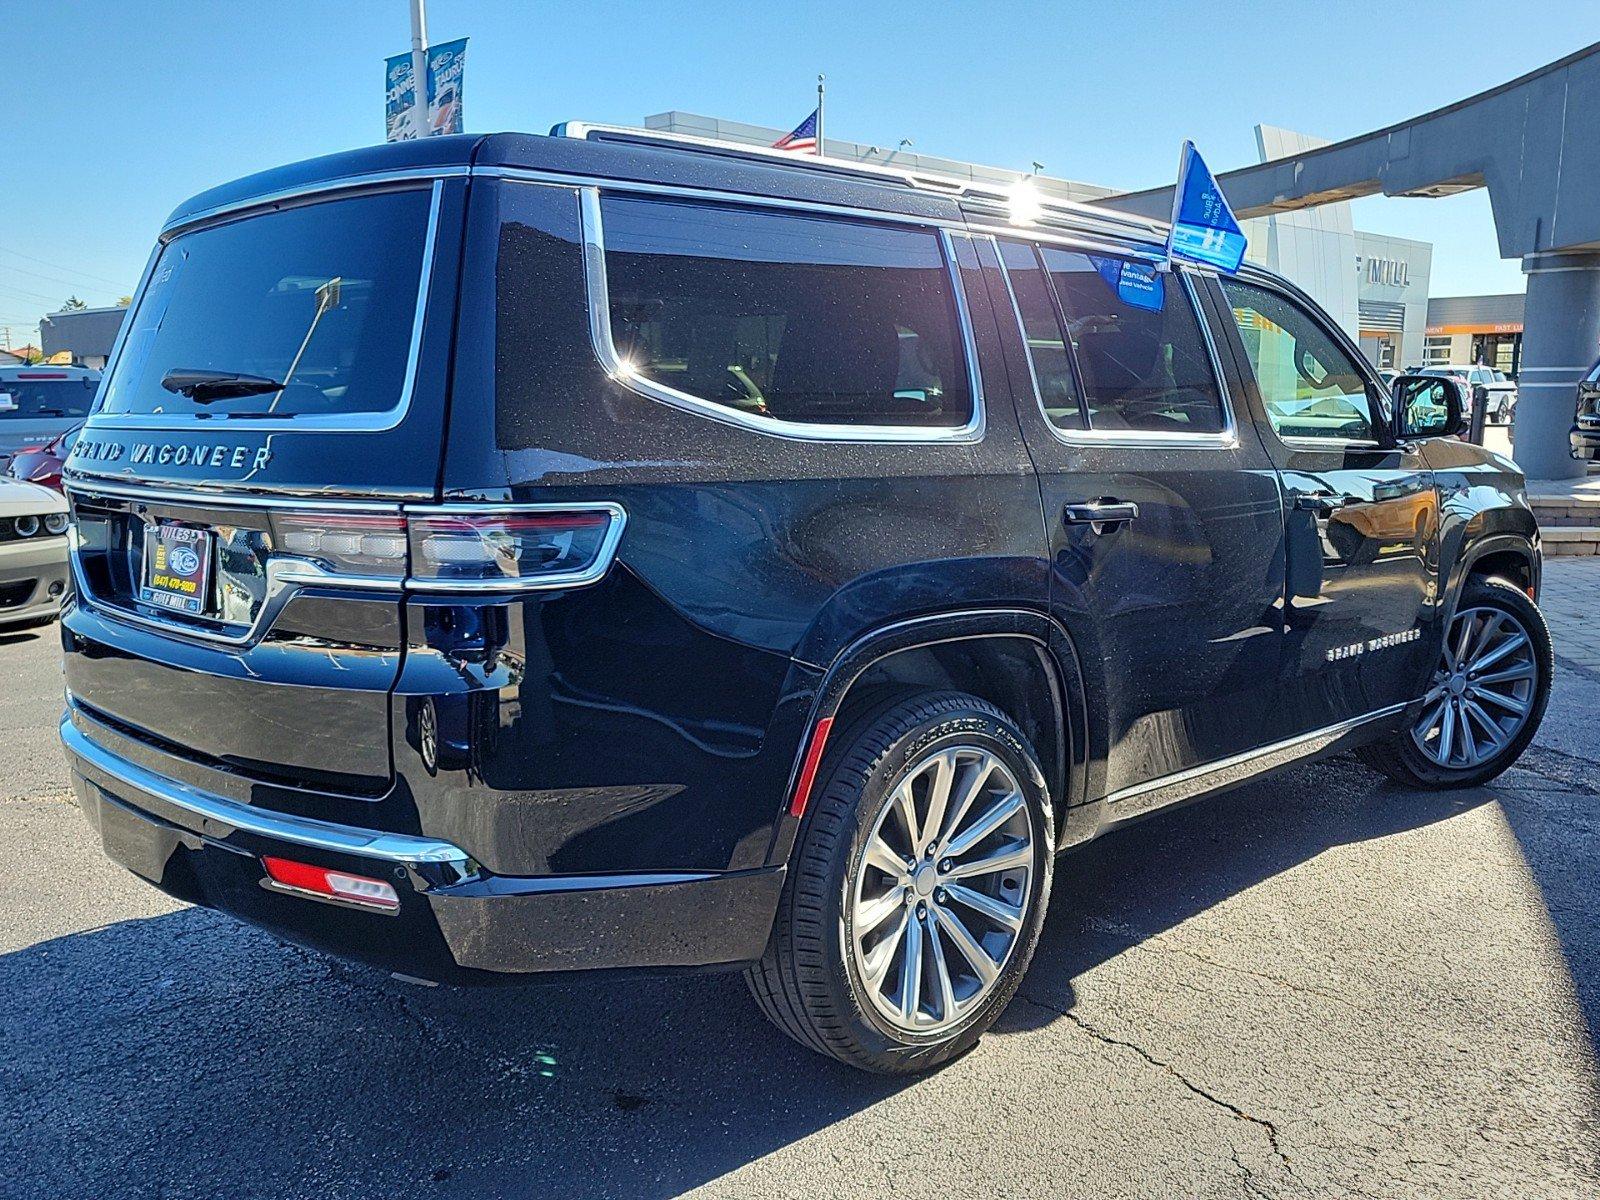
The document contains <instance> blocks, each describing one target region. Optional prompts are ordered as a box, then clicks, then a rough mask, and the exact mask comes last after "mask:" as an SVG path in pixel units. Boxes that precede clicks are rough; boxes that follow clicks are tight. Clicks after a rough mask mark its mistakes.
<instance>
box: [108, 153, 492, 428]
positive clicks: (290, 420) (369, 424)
mask: <svg viewBox="0 0 1600 1200" xmlns="http://www.w3.org/2000/svg"><path fill="white" fill-rule="evenodd" d="M460 173H464V170H463V171H462V172H460ZM438 175H439V173H438V172H427V173H420V172H395V173H394V174H393V175H372V176H362V177H358V178H354V179H349V180H338V181H330V182H329V183H328V184H325V185H317V186H308V187H307V188H304V189H299V190H295V191H291V192H285V193H276V194H274V195H273V196H272V197H266V198H258V199H255V200H252V201H249V202H248V203H241V204H240V205H237V206H229V207H226V208H224V209H223V210H222V211H234V210H235V208H253V207H258V206H260V205H263V204H269V203H272V202H273V201H274V200H281V199H289V198H302V197H306V196H314V195H319V194H321V193H322V192H346V191H351V190H352V189H356V191H355V193H354V194H359V189H360V188H362V187H366V186H376V185H378V184H380V183H386V182H392V181H395V180H400V181H404V180H407V179H411V178H415V179H417V180H419V181H426V180H429V179H431V180H432V186H431V188H430V192H431V196H430V200H429V205H428V218H427V229H426V232H425V234H424V236H423V240H422V268H421V270H420V271H419V272H418V275H417V303H416V306H415V308H414V309H413V311H412V316H411V341H410V345H409V347H408V349H407V351H406V369H405V375H404V376H403V377H402V379H401V381H400V393H399V396H398V398H397V399H396V400H395V403H394V404H393V405H391V406H390V407H389V408H386V409H381V410H378V411H375V412H363V413H311V414H302V415H299V416H291V417H285V418H283V419H279V420H262V419H260V418H253V417H241V418H238V419H237V420H233V419H229V418H226V417H218V418H212V419H204V420H202V419H199V418H197V417H196V416H195V415H193V414H185V415H182V416H172V415H167V414H162V415H159V416H157V415H140V414H135V413H101V412H100V411H99V405H100V403H101V400H102V399H103V396H104V393H105V391H106V390H107V389H108V388H109V387H110V384H111V380H112V379H113V378H114V376H115V372H116V369H117V366H118V363H119V360H120V358H121V356H122V348H123V339H124V338H125V336H126V334H127V329H128V326H129V325H130V324H131V323H132V320H131V318H132V317H133V316H134V315H135V314H137V312H138V304H139V302H142V301H143V300H144V293H145V291H146V290H147V289H148V287H149V282H150V273H151V271H152V270H153V269H154V267H155V263H156V260H157V259H158V258H159V257H160V252H161V249H162V248H163V247H162V246H160V245H158V246H157V248H156V251H155V252H154V253H153V254H152V255H151V258H150V262H149V264H148V265H147V266H146V268H145V275H144V278H143V279H141V280H140V284H139V294H138V296H137V298H136V303H135V304H134V305H133V306H132V307H131V308H130V309H129V310H128V311H129V317H130V319H129V320H128V321H124V322H123V328H122V329H120V330H119V331H118V333H117V340H116V345H115V346H114V347H113V348H112V354H111V357H110V358H109V359H108V360H107V362H106V370H105V375H104V378H103V382H102V383H101V395H100V396H96V397H95V404H96V407H95V409H94V410H93V411H92V412H91V413H90V416H89V419H88V421H87V422H86V427H87V428H90V429H121V430H179V431H184V432H188V433H199V432H210V431H221V430H225V429H226V430H231V431H236V432H257V433H259V432H270V433H381V432H383V431H384V430H388V429H393V428H394V427H395V426H397V425H399V424H400V422H401V421H403V420H405V417H406V414H407V413H408V412H409V411H410V410H411V399H412V395H413V393H414V391H415V389H416V382H417V365H418V363H419V362H420V361H421V355H422V333H423V326H424V324H425V321H426V318H427V315H428V301H429V296H430V293H431V291H432V286H433V266H434V259H435V257H436V250H437V247H438V240H439V221H440V209H441V207H442V205H443V200H444V181H443V179H441V178H438ZM212 215H215V214H211V213H208V214H206V215H203V216H196V217H195V218H194V219H193V220H187V219H186V220H185V221H184V222H183V224H182V225H181V226H179V227H177V228H181V229H187V228H189V227H190V226H191V225H195V224H198V223H201V222H203V221H206V220H210V219H211V217H212ZM166 232H167V231H166V230H163V231H162V237H163V242H165V240H166Z"/></svg>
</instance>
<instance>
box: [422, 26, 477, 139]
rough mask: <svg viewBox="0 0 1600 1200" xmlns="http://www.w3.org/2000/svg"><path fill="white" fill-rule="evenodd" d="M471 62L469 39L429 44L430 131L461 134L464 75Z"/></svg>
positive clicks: (433, 132) (432, 132) (431, 132)
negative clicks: (468, 47) (468, 63)
mask: <svg viewBox="0 0 1600 1200" xmlns="http://www.w3.org/2000/svg"><path fill="white" fill-rule="evenodd" d="M466 62H467V39H466V38H457V39H456V40H455V41H453V42H440V43H439V44H438V45H437V46H429V47H428V132H429V133H430V134H435V133H439V134H444V133H460V132H461V129H462V123H461V76H462V72H463V69H464V68H465V66H466Z"/></svg>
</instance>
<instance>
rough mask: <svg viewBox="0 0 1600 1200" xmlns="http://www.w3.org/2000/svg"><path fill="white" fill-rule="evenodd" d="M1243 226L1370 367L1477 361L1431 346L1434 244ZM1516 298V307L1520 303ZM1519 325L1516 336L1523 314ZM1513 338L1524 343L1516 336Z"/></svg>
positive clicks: (1275, 219)
mask: <svg viewBox="0 0 1600 1200" xmlns="http://www.w3.org/2000/svg"><path fill="white" fill-rule="evenodd" d="M644 127H645V128H646V129H648V130H656V131H661V132H667V133H678V134H688V135H692V136H694V137H703V138H712V139H716V140H718V141H725V142H738V143H743V144H746V145H753V146H771V145H772V143H773V142H775V141H777V140H778V138H780V137H782V136H783V134H784V133H785V132H786V131H785V130H781V129H772V128H767V127H764V126H760V125H748V124H745V123H743V122H740V121H728V120H724V119H722V118H720V117H707V116H701V115H699V114H696V113H687V112H678V111H673V112H664V113H657V114H655V115H654V116H650V117H646V118H645V122H644ZM1327 144H1328V143H1327V142H1326V141H1324V140H1322V139H1319V138H1313V137H1310V136H1308V135H1306V134H1301V133H1295V132H1293V131H1291V130H1287V129H1278V128H1275V127H1273V126H1270V125H1258V126H1256V150H1257V153H1258V154H1259V156H1260V160H1261V161H1262V162H1268V161H1271V160H1272V159H1276V158H1283V157H1286V156H1288V155H1290V154H1296V153H1302V152H1304V151H1305V150H1309V149H1313V148H1315V147H1318V146H1324V145H1327ZM827 151H828V156H829V157H830V158H839V159H846V160H850V159H854V160H856V161H859V162H864V163H872V164H876V165H878V166H887V167H894V168H897V169H900V170H905V171H914V172H917V173H924V174H930V175H942V176H950V177H954V178H957V179H968V180H972V181H973V182H975V183H984V184H990V185H997V186H1000V187H1011V186H1014V185H1015V184H1017V183H1019V182H1020V181H1021V180H1023V179H1025V178H1026V179H1029V180H1030V181H1031V183H1032V185H1033V186H1034V187H1035V188H1036V189H1037V190H1038V191H1039V192H1040V193H1042V194H1043V195H1045V196H1056V197H1060V198H1061V199H1064V200H1075V201H1079V202H1090V201H1095V200H1100V199H1103V198H1104V197H1106V196H1111V195H1114V194H1116V192H1117V191H1118V190H1119V189H1116V188H1109V187H1104V186H1102V185H1099V184H1094V183H1087V182H1083V181H1079V180H1071V179H1058V178H1052V177H1050V176H1046V175H1042V174H1040V175H1033V176H1029V175H1027V174H1025V173H1024V172H1020V171H1009V170H1005V169H1003V168H1000V167H989V166H984V165H982V164H979V163H969V162H960V161H957V160H955V159H948V158H938V157H934V156H932V155H927V154H921V153H918V152H917V151H916V149H915V148H914V147H913V146H912V145H911V144H910V142H908V141H906V142H901V143H899V144H898V145H893V146H889V145H883V146H877V145H871V144H869V143H864V142H849V141H842V140H839V139H836V138H831V137H830V138H828V140H827ZM1243 225H1244V231H1245V234H1246V236H1247V237H1248V238H1249V239H1250V248H1249V251H1248V253H1247V257H1248V258H1249V259H1250V261H1252V262H1255V263H1258V264H1260V265H1261V266H1264V267H1267V268H1269V269H1270V270H1273V271H1277V272H1278V273H1279V274H1281V275H1283V276H1285V277H1286V278H1288V279H1290V280H1292V281H1294V282H1295V283H1296V284H1298V285H1299V286H1300V287H1301V288H1303V289H1304V290H1305V291H1306V292H1308V293H1309V294H1310V295H1311V296H1312V297H1313V298H1314V299H1315V300H1316V301H1317V302H1318V303H1319V304H1321V305H1322V306H1323V307H1324V308H1325V309H1326V310H1327V311H1328V312H1329V313H1330V314H1331V315H1332V316H1333V317H1334V318H1335V319H1337V320H1338V322H1339V324H1340V325H1342V326H1343V327H1344V329H1345V331H1346V332H1347V333H1349V335H1350V336H1351V338H1353V339H1355V340H1356V341H1358V342H1359V343H1360V346H1361V349H1362V351H1363V352H1364V353H1365V354H1366V356H1367V358H1368V359H1369V360H1370V361H1371V362H1372V363H1373V364H1374V365H1375V366H1379V367H1392V368H1396V369H1403V368H1405V367H1408V366H1417V365H1418V364H1420V363H1423V362H1425V361H1428V362H1459V363H1467V362H1475V361H1478V360H1477V359H1476V358H1473V357H1469V356H1470V355H1472V354H1473V353H1475V352H1476V351H1477V350H1478V349H1480V348H1482V347H1483V346H1486V345H1488V344H1487V343H1480V342H1479V341H1477V340H1475V336H1468V337H1467V338H1466V339H1465V340H1463V341H1461V342H1459V343H1458V342H1457V341H1456V340H1455V339H1454V335H1453V334H1452V335H1451V336H1450V338H1449V339H1448V340H1447V343H1445V342H1440V343H1438V344H1437V345H1435V341H1434V340H1430V338H1432V335H1433V330H1432V328H1431V327H1432V326H1433V325H1434V324H1435V321H1434V319H1433V317H1432V316H1431V315H1430V314H1431V313H1432V311H1433V310H1432V308H1431V307H1430V301H1429V298H1428V282H1429V276H1430V274H1431V271H1432V267H1433V246H1432V245H1431V244H1430V243H1428V242H1419V241H1414V240H1411V239H1409V238H1398V237H1389V236H1387V235H1384V234H1380V233H1369V232H1367V231H1365V230H1359V229H1356V228H1355V227H1354V225H1353V223H1352V220H1351V215H1350V205H1349V204H1347V203H1335V204H1324V205H1320V206H1318V207H1315V208H1308V209H1302V210H1299V211H1296V212H1288V213H1281V214H1279V215H1276V216H1270V217H1259V218H1256V219H1253V220H1249V221H1245V222H1243ZM1486 299H1504V298H1503V297H1477V298H1463V299H1460V300H1450V301H1447V302H1441V301H1438V300H1435V301H1433V302H1432V304H1434V305H1438V304H1441V303H1449V304H1462V303H1476V302H1477V301H1479V300H1486ZM1516 299H1517V300H1519V301H1520V300H1521V297H1516ZM1518 322H1519V324H1518V329H1519V330H1520V328H1521V326H1520V314H1519V317H1518ZM1450 328H1451V329H1453V328H1454V326H1450ZM1474 330H1476V327H1474ZM1440 336H1443V335H1440ZM1518 337H1519V339H1520V333H1519V334H1518ZM1494 346H1495V350H1494V352H1495V353H1498V352H1499V351H1498V346H1499V343H1498V342H1497V343H1495V344H1494ZM1441 347H1442V349H1441ZM1458 350H1459V351H1460V353H1459V354H1457V353H1456V351H1458ZM1490 361H1493V360H1490ZM1506 369H1508V370H1509V368H1506Z"/></svg>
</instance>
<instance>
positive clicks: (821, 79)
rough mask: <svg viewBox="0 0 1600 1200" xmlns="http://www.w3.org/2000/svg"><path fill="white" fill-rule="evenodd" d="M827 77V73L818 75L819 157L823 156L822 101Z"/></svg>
mask: <svg viewBox="0 0 1600 1200" xmlns="http://www.w3.org/2000/svg"><path fill="white" fill-rule="evenodd" d="M826 79H827V76H826V75H818V76H817V157H818V158H821V157H822V101H823V96H824V92H823V83H824V82H825V81H826Z"/></svg>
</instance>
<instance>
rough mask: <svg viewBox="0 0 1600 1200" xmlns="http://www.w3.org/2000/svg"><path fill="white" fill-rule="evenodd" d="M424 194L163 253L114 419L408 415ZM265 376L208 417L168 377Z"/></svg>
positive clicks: (244, 223)
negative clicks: (260, 387) (402, 411)
mask: <svg viewBox="0 0 1600 1200" xmlns="http://www.w3.org/2000/svg"><path fill="white" fill-rule="evenodd" d="M429 211H430V195H429V192H428V191H427V190H424V189H408V190H403V191H394V192H379V193H368V194H364V195H359V196H348V197H345V198H342V199H335V200H325V201H321V202H318V203H314V204H303V205H299V206H296V207H293V208H287V209H283V210H280V211H276V212H269V213H265V214H262V215H258V216H250V217H245V218H242V219H238V220H232V221H225V222H222V223H220V224H216V225H209V226H205V227H202V228H199V229H196V230H194V231H192V232H188V233H182V234H179V235H178V236H177V237H175V238H173V240H172V241H170V242H169V243H167V245H166V246H164V247H163V248H162V250H161V253H160V256H159V257H158V258H157V260H156V263H155V265H154V267H153V268H152V269H151V274H150V282H149V284H148V285H147V287H146V289H145V293H144V295H143V296H142V297H141V299H140V301H139V306H138V308H137V310H136V311H135V312H134V314H133V315H132V317H131V318H130V319H129V326H128V330H127V335H126V340H125V343H124V346H123V350H122V352H121V354H120V356H119V358H118V360H117V363H116V365H115V367H114V369H113V373H112V376H111V379H110V381H109V382H108V383H107V385H106V400H105V405H104V409H103V411H104V412H106V413H133V414H141V415H144V414H156V413H162V414H169V415H171V414H180V415H194V414H197V413H201V412H204V413H206V414H207V415H222V416H233V417H238V416H251V417H283V418H288V417H295V416H300V415H332V416H336V415H343V414H351V413H375V412H384V411H388V410H391V409H395V408H397V407H399V405H400V403H401V401H402V399H403V392H404V384H405V379H406V374H407V367H408V363H409V358H410V352H411V342H412V336H413V328H414V326H415V324H416V315H417V312H418V304H419V295H418V293H419V291H420V290H421V285H422V280H423V276H424V265H423V255H424V253H425V250H426V248H427V245H428V220H429ZM185 371H190V372H193V371H207V372H225V373H239V374H246V375H255V376H260V377H262V378H263V379H265V380H270V381H273V382H275V383H276V384H278V385H279V386H278V387H277V388H273V389H272V390H270V391H265V392H263V393H260V394H256V395H247V396H239V395H230V396H227V397H224V398H221V399H217V400H214V401H212V402H211V403H209V404H205V405H201V404H198V403H196V402H195V401H194V400H191V399H189V398H188V397H186V396H183V395H179V394H177V393H175V392H173V391H170V390H168V389H167V388H165V387H163V386H162V381H163V380H164V379H166V378H168V375H169V373H170V372H185Z"/></svg>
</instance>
